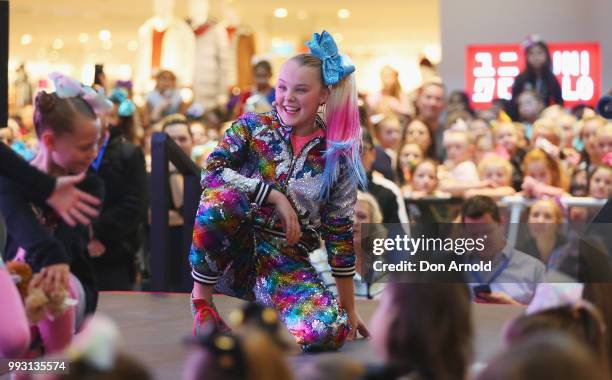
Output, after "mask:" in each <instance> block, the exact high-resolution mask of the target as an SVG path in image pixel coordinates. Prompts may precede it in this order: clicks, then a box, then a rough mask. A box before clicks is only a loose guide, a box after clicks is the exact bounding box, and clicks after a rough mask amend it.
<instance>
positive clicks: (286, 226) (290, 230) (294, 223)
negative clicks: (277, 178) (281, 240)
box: [268, 189, 301, 245]
mask: <svg viewBox="0 0 612 380" xmlns="http://www.w3.org/2000/svg"><path fill="white" fill-rule="evenodd" d="M268 202H270V203H271V204H273V205H274V207H275V208H276V211H277V212H278V215H279V216H280V218H281V223H282V224H283V231H285V237H286V238H287V242H288V243H289V245H295V244H296V243H297V242H298V241H299V240H300V234H301V230H300V222H299V221H298V218H297V214H296V213H295V210H294V209H293V207H292V206H291V203H289V200H288V199H287V197H286V196H285V194H283V193H281V192H280V191H278V190H274V189H273V190H272V191H271V192H270V195H268Z"/></svg>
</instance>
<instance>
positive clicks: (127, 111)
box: [108, 88, 136, 117]
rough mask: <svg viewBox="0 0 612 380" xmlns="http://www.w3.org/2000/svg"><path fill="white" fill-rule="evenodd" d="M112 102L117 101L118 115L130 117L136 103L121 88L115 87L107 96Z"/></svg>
mask: <svg viewBox="0 0 612 380" xmlns="http://www.w3.org/2000/svg"><path fill="white" fill-rule="evenodd" d="M108 98H109V99H110V100H111V101H112V102H113V103H119V109H118V111H117V112H118V113H119V116H123V117H130V116H132V115H134V112H135V111H136V105H135V104H134V102H133V101H131V100H130V99H128V93H127V91H125V90H124V89H122V88H115V89H114V90H113V91H112V92H111V93H110V96H109V97H108Z"/></svg>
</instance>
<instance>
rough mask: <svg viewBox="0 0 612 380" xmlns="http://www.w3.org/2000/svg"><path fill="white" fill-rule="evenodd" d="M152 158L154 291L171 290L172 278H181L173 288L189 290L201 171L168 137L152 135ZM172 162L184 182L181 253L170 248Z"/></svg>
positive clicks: (152, 270)
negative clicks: (170, 170)
mask: <svg viewBox="0 0 612 380" xmlns="http://www.w3.org/2000/svg"><path fill="white" fill-rule="evenodd" d="M151 157H152V162H151V164H152V168H151V290H153V291H167V290H170V289H169V286H170V281H169V279H171V278H172V277H175V278H178V282H177V283H175V284H172V285H173V286H174V287H177V286H178V288H180V289H188V288H190V287H191V284H192V281H191V276H190V274H189V271H190V268H189V263H188V260H187V256H188V253H189V249H190V248H191V239H192V231H193V221H194V220H195V215H196V210H197V207H198V202H199V197H200V192H201V190H200V182H199V179H200V168H199V167H198V166H197V165H196V164H195V163H194V162H193V161H192V160H191V158H190V157H188V156H187V155H186V154H185V153H184V152H183V151H182V150H181V149H180V148H179V147H178V145H176V144H175V143H174V141H172V139H170V138H169V137H168V135H167V134H165V133H160V132H156V133H154V134H153V137H152V140H151ZM169 162H172V164H173V165H174V166H175V167H176V169H177V170H178V172H179V173H181V174H182V175H183V178H184V190H183V221H184V224H183V231H182V238H183V239H182V240H183V250H182V251H177V250H176V249H174V247H170V246H169V245H168V243H169V233H168V210H169V199H170V195H169V186H168V180H169V174H170V173H169V169H168V163H169ZM170 260H173V261H170ZM177 263H178V265H177ZM177 270H178V271H179V273H178V276H170V275H171V274H176V273H169V272H170V271H177Z"/></svg>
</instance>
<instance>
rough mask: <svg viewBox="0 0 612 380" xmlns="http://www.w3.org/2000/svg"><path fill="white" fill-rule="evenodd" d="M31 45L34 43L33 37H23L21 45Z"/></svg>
mask: <svg viewBox="0 0 612 380" xmlns="http://www.w3.org/2000/svg"><path fill="white" fill-rule="evenodd" d="M31 43H32V35H30V34H24V35H23V36H21V44H22V45H29V44H31Z"/></svg>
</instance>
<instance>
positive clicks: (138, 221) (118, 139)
mask: <svg viewBox="0 0 612 380" xmlns="http://www.w3.org/2000/svg"><path fill="white" fill-rule="evenodd" d="M97 174H98V175H99V176H100V178H101V179H102V180H103V181H104V185H105V189H106V194H105V199H104V203H103V204H102V212H101V213H100V217H99V218H98V219H97V220H96V221H94V223H93V224H92V225H93V231H94V237H95V238H96V239H98V240H100V242H102V244H104V246H105V247H106V253H105V254H104V255H102V256H101V257H99V258H96V259H95V260H94V262H95V263H96V265H98V263H99V264H102V265H104V264H116V263H125V262H126V261H128V260H131V259H132V256H133V255H134V253H135V252H136V251H137V250H138V248H139V246H140V243H141V237H140V231H141V226H142V223H143V221H144V217H145V214H146V208H147V203H148V201H147V198H148V197H147V179H146V167H145V159H144V154H143V152H142V150H141V149H140V148H138V147H136V146H135V145H133V144H131V143H129V142H127V141H126V140H125V138H124V137H123V135H122V134H121V131H120V130H118V129H117V128H112V129H111V130H110V137H109V140H108V143H107V145H106V149H105V150H104V152H103V156H102V162H101V164H100V167H99V168H98V172H97Z"/></svg>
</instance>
